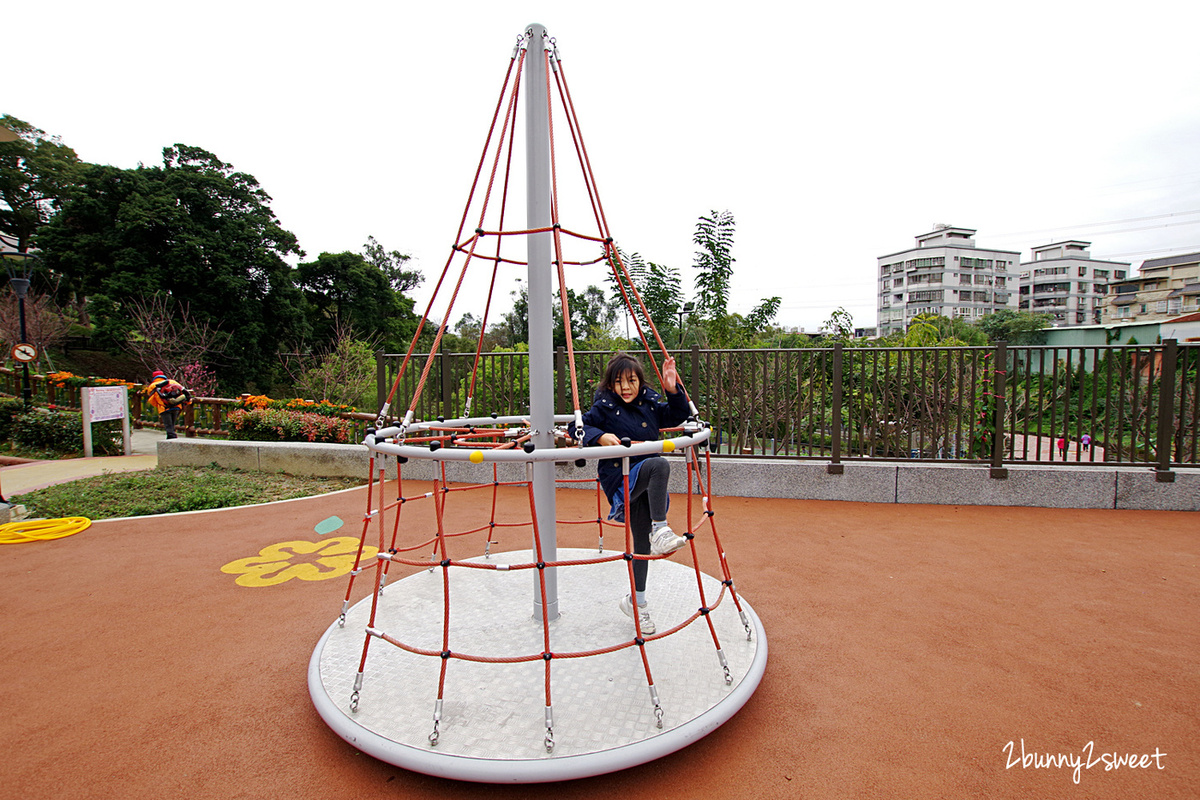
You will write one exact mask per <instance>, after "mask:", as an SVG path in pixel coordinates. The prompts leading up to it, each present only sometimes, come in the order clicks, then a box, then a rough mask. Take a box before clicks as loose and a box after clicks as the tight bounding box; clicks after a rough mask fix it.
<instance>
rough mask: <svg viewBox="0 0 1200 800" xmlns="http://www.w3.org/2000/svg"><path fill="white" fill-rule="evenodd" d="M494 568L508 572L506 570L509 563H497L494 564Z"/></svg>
mask: <svg viewBox="0 0 1200 800" xmlns="http://www.w3.org/2000/svg"><path fill="white" fill-rule="evenodd" d="M496 569H498V570H500V571H502V572H508V570H509V565H508V564H497V565H496Z"/></svg>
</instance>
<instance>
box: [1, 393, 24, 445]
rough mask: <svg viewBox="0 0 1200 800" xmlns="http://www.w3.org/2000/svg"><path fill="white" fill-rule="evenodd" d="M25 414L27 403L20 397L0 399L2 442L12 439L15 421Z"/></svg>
mask: <svg viewBox="0 0 1200 800" xmlns="http://www.w3.org/2000/svg"><path fill="white" fill-rule="evenodd" d="M24 413H25V401H23V400H21V399H20V398H18V397H4V398H0V442H7V441H8V440H9V439H11V438H12V431H13V420H14V419H16V418H17V417H18V416H20V415H21V414H24Z"/></svg>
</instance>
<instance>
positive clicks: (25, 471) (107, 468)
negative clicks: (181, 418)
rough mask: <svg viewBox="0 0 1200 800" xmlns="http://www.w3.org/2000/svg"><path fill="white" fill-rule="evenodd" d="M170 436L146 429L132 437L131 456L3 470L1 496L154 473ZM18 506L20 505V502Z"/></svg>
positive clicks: (41, 463)
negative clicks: (99, 478)
mask: <svg viewBox="0 0 1200 800" xmlns="http://www.w3.org/2000/svg"><path fill="white" fill-rule="evenodd" d="M165 436H166V434H164V433H163V432H162V431H159V430H152V429H149V428H143V429H140V430H134V431H131V433H130V444H131V445H132V447H133V455H131V456H103V457H99V456H98V457H93V458H64V459H57V460H53V461H31V462H29V463H27V464H14V465H13V466H8V467H0V495H2V496H3V497H4V498H6V499H9V500H11V499H12V498H14V497H19V496H20V495H22V494H24V493H25V492H32V491H33V490H34V489H41V488H44V487H46V486H53V485H54V484H56V483H65V482H66V481H73V480H76V479H77V478H89V477H91V476H93V475H103V474H104V473H106V472H133V471H136V470H143V469H154V468H155V467H156V466H157V465H158V443H159V442H160V441H162V440H163V439H164V437H165ZM16 502H20V500H19V499H18V500H17V501H16Z"/></svg>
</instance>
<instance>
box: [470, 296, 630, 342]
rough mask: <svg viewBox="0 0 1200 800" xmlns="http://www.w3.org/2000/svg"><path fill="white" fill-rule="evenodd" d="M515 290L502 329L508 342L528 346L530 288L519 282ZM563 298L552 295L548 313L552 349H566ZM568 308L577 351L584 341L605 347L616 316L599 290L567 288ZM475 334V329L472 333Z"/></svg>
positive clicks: (572, 335)
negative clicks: (549, 314) (601, 344)
mask: <svg viewBox="0 0 1200 800" xmlns="http://www.w3.org/2000/svg"><path fill="white" fill-rule="evenodd" d="M517 283H518V286H517V288H516V289H514V290H513V292H512V297H513V308H512V311H510V312H508V313H507V314H505V315H504V321H503V323H502V325H503V326H504V327H506V328H507V329H508V333H509V334H510V336H511V340H510V342H511V343H512V344H516V343H519V342H524V343H528V342H529V287H528V286H526V285H525V282H524V281H518V282H517ZM561 297H562V295H561V294H560V293H559V291H558V290H555V292H554V300H553V303H552V305H551V309H550V313H551V315H552V318H553V320H554V331H553V334H552V337H553V341H554V345H555V347H565V346H566V344H567V329H566V325H564V324H563V313H562V300H561ZM567 305H568V307H569V308H570V313H571V338H572V341H574V343H575V346H576V347H579V346H580V345H581V344H582V343H583V342H585V341H591V342H593V343H598V342H604V343H607V342H608V340H609V339H610V337H611V335H612V329H613V324H614V323H615V322H616V318H617V313H616V310H615V309H614V308H613V307H612V305H611V304H610V303H609V302H608V298H607V297H606V296H605V294H604V290H603V289H601V288H600V287H599V286H588V287H587V288H585V289H583V290H581V291H578V292H576V291H575V290H574V289H572V288H570V287H567ZM475 330H476V331H478V328H476V329H475Z"/></svg>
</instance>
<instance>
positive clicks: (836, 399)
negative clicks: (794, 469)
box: [825, 342, 846, 475]
mask: <svg viewBox="0 0 1200 800" xmlns="http://www.w3.org/2000/svg"><path fill="white" fill-rule="evenodd" d="M845 348H846V345H845V344H844V343H842V342H835V343H834V345H833V419H832V420H831V421H830V431H831V435H832V437H833V442H832V447H831V449H830V455H829V466H828V467H826V468H825V469H826V472H828V473H829V474H830V475H841V474H842V473H843V472H844V471H845V469H846V467H845V465H844V464H842V359H843V357H844V356H845V352H846V350H845Z"/></svg>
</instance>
